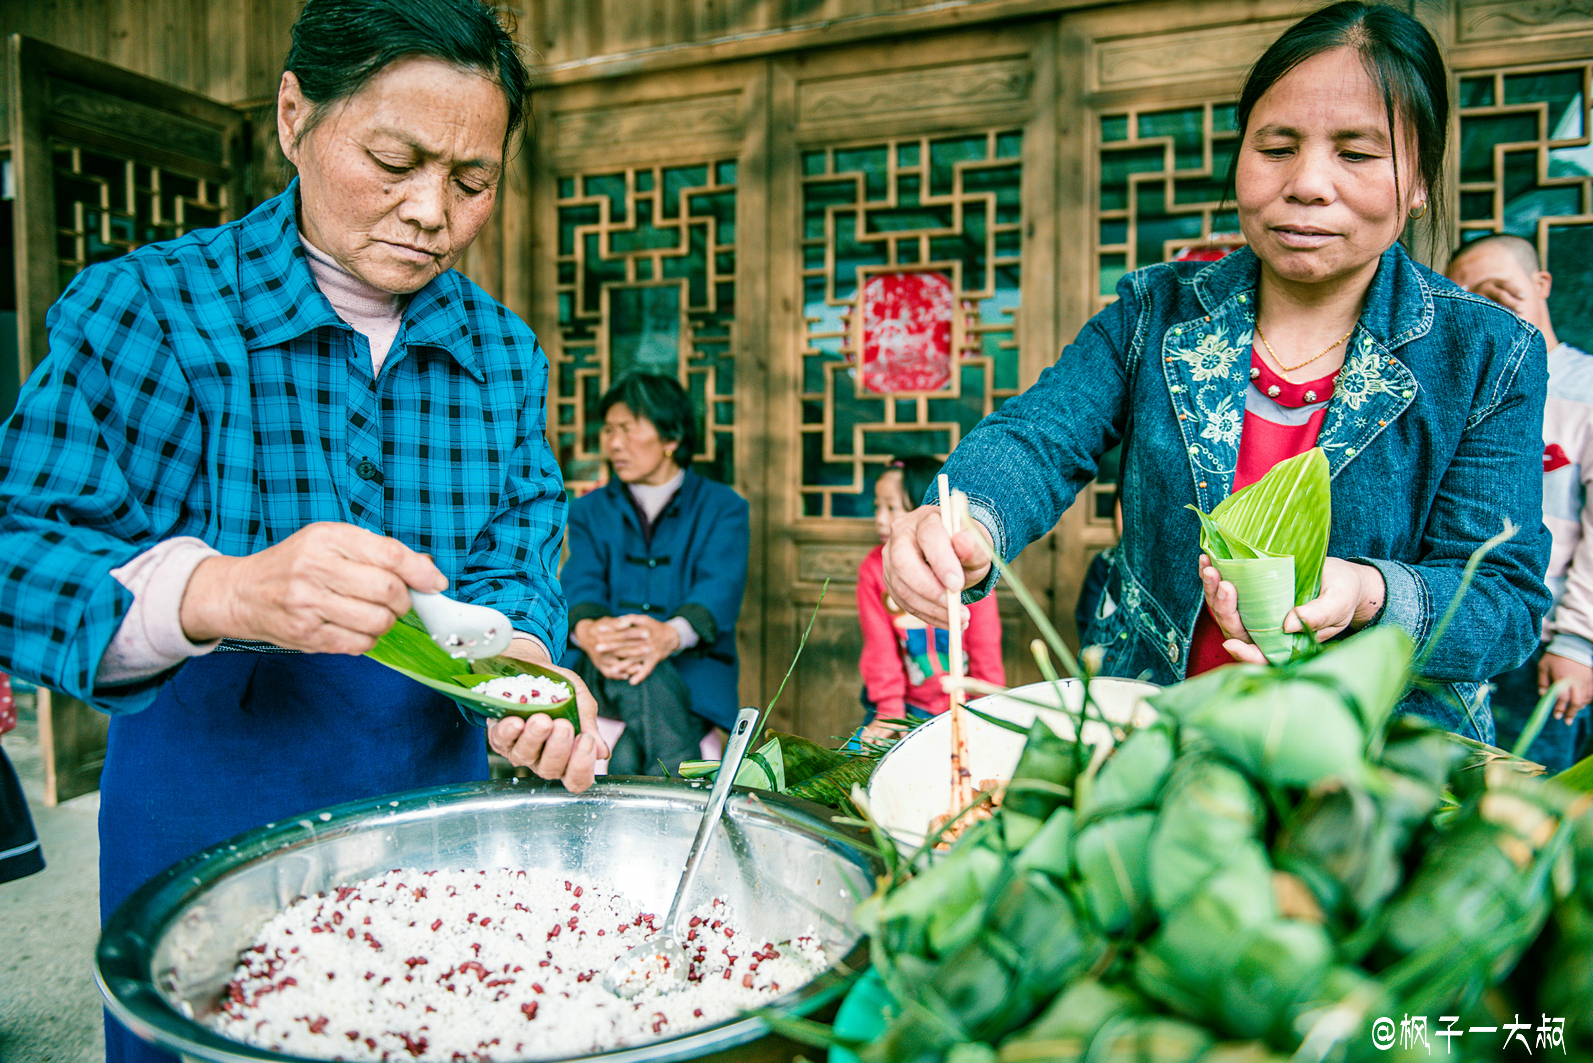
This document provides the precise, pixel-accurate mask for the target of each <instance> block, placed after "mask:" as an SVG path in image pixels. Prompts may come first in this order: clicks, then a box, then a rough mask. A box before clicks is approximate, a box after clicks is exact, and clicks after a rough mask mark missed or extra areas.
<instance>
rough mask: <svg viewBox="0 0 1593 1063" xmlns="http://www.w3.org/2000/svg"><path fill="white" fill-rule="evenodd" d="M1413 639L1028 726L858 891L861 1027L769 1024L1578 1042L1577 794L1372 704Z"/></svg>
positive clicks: (1362, 1048) (950, 1044)
mask: <svg viewBox="0 0 1593 1063" xmlns="http://www.w3.org/2000/svg"><path fill="white" fill-rule="evenodd" d="M1223 516H1224V515H1223V514H1222V513H1221V512H1219V513H1216V514H1214V515H1213V518H1214V519H1215V520H1216V521H1218V522H1219V523H1220V522H1222V518H1223ZM1236 538H1242V536H1233V537H1230V539H1229V541H1230V542H1233V541H1234V540H1235V539H1236ZM1244 542H1245V544H1246V548H1255V552H1256V553H1257V554H1258V555H1259V554H1261V553H1263V552H1265V551H1264V550H1263V549H1262V547H1264V546H1265V544H1264V543H1258V542H1256V541H1254V540H1251V539H1244ZM1238 552H1241V553H1242V552H1243V551H1242V550H1241V551H1238ZM1280 552H1281V551H1280ZM1297 575H1298V573H1297ZM1008 578H1009V579H1010V578H1011V577H1010V575H1009V577H1008ZM1018 589H1019V596H1020V598H1027V597H1028V596H1027V595H1026V594H1025V593H1023V592H1022V591H1021V587H1020V588H1018ZM1040 619H1042V620H1043V616H1042V617H1041V618H1040ZM1037 622H1038V621H1037ZM1041 627H1042V629H1046V628H1048V625H1046V624H1044V623H1041ZM1057 649H1058V651H1059V652H1062V653H1063V654H1064V655H1065V650H1064V649H1063V648H1061V647H1057ZM1291 655H1292V653H1291ZM1412 657H1413V654H1412V646H1411V644H1410V641H1409V639H1408V638H1407V637H1406V635H1405V634H1404V633H1403V632H1402V631H1399V630H1397V629H1394V628H1381V627H1374V628H1371V629H1369V630H1367V631H1365V632H1362V633H1361V634H1358V635H1355V636H1353V637H1350V638H1346V639H1343V640H1339V641H1336V642H1334V643H1332V644H1331V646H1330V647H1329V648H1326V649H1325V650H1323V651H1321V652H1319V653H1314V654H1307V655H1304V656H1302V657H1300V658H1299V659H1296V660H1292V661H1290V663H1287V664H1284V665H1281V666H1259V665H1233V666H1229V667H1225V668H1221V669H1218V670H1216V671H1213V672H1209V673H1206V674H1204V675H1201V676H1199V677H1197V678H1195V679H1193V680H1190V681H1187V682H1184V683H1181V684H1179V685H1177V686H1174V687H1170V688H1168V689H1166V690H1165V691H1163V692H1161V693H1160V694H1159V695H1157V696H1155V697H1154V698H1152V704H1153V705H1154V706H1155V707H1156V709H1157V710H1158V712H1159V719H1158V720H1157V722H1155V723H1154V724H1152V725H1150V726H1145V727H1141V728H1139V729H1137V730H1134V729H1129V730H1127V731H1126V733H1122V734H1121V740H1120V741H1118V742H1117V743H1116V744H1115V747H1114V748H1113V750H1112V751H1111V753H1110V755H1109V756H1105V757H1096V756H1095V751H1094V750H1093V749H1090V748H1081V747H1080V745H1079V743H1077V742H1075V741H1070V740H1064V739H1062V738H1059V737H1058V736H1057V735H1056V734H1054V733H1053V732H1052V731H1050V730H1049V729H1048V728H1046V726H1045V725H1044V724H1043V723H1040V722H1036V723H1035V724H1034V725H1033V726H1032V728H1031V729H1030V731H1029V735H1028V740H1027V745H1026V747H1025V750H1024V753H1023V755H1022V759H1021V760H1020V761H1019V763H1018V765H1017V768H1016V771H1015V776H1014V778H1013V780H1012V781H1011V783H1010V784H1009V786H1008V788H1007V791H1006V794H1005V800H1004V802H1003V803H1002V805H1001V807H1000V808H999V809H998V810H997V811H996V812H995V814H994V815H993V816H992V817H991V818H989V819H986V820H984V821H982V822H979V823H977V824H975V825H974V826H973V827H971V828H970V829H969V830H968V831H966V833H964V834H963V835H962V836H961V837H960V838H959V839H958V840H957V842H956V843H955V844H954V845H953V846H952V847H951V849H950V850H949V852H947V853H945V854H943V855H941V856H940V857H938V858H935V859H933V860H931V859H930V858H929V857H928V856H927V855H925V854H920V855H919V856H918V857H915V858H914V860H913V861H911V862H900V861H896V860H894V859H889V860H888V862H889V863H890V865H891V868H892V869H891V873H890V874H889V875H888V876H887V877H886V878H885V879H884V880H883V881H882V883H881V885H880V888H879V890H878V892H877V893H876V894H875V895H874V896H873V897H871V898H870V899H869V900H868V901H867V902H866V903H865V904H864V906H863V909H862V911H861V913H860V914H861V917H862V922H863V924H864V925H865V926H866V927H867V928H868V930H869V931H870V933H871V935H872V958H873V964H874V968H875V970H876V972H877V974H878V976H879V978H881V979H882V980H883V984H884V988H885V989H886V990H887V991H888V996H889V997H890V998H891V1000H892V1001H893V1002H892V1003H891V1004H890V1005H888V1006H887V1008H886V1012H885V1015H884V1020H885V1025H884V1027H883V1032H882V1033H881V1034H880V1035H879V1036H878V1037H875V1038H872V1039H870V1040H868V1041H867V1042H860V1041H853V1042H848V1041H847V1040H846V1039H845V1038H844V1037H841V1036H839V1035H838V1034H837V1033H836V1032H834V1031H829V1030H827V1029H825V1028H821V1027H816V1026H813V1025H811V1024H807V1023H804V1022H802V1021H800V1020H779V1019H777V1020H776V1022H777V1024H778V1025H780V1026H781V1027H782V1028H783V1029H785V1030H786V1031H787V1032H789V1033H792V1034H794V1035H797V1036H806V1037H810V1038H812V1039H813V1040H815V1041H817V1042H820V1043H829V1044H832V1045H834V1044H840V1045H844V1046H845V1047H848V1048H850V1049H852V1050H853V1051H855V1052H856V1054H857V1055H858V1056H859V1057H860V1058H861V1059H862V1060H863V1061H864V1063H941V1061H945V1063H1026V1061H1036V1063H1038V1061H1047V1063H1051V1061H1055V1063H1064V1061H1074V1060H1078V1061H1083V1060H1147V1061H1156V1063H1171V1061H1178V1060H1204V1061H1210V1063H1220V1061H1230V1060H1232V1061H1237V1060H1247V1061H1261V1060H1270V1059H1284V1058H1289V1057H1292V1058H1294V1059H1296V1060H1312V1061H1317V1060H1360V1059H1387V1058H1389V1057H1401V1058H1404V1057H1412V1058H1414V1057H1418V1056H1419V1057H1420V1058H1422V1059H1427V1058H1429V1054H1432V1055H1437V1054H1447V1055H1446V1057H1452V1058H1459V1059H1467V1058H1469V1059H1489V1060H1492V1059H1496V1058H1501V1057H1502V1056H1503V1055H1504V1054H1505V1053H1504V1052H1503V1045H1504V1042H1505V1038H1506V1037H1507V1036H1508V1033H1507V1032H1506V1025H1507V1024H1514V1025H1518V1026H1519V1025H1520V1024H1523V1023H1525V1024H1527V1025H1526V1027H1525V1029H1526V1037H1525V1040H1526V1042H1528V1044H1529V1046H1530V1047H1529V1052H1530V1053H1532V1054H1537V1055H1542V1054H1544V1053H1545V1051H1548V1052H1551V1053H1552V1054H1554V1055H1563V1054H1566V1053H1567V1052H1568V1053H1569V1054H1571V1055H1575V1054H1576V1053H1577V1051H1578V1050H1580V1051H1582V1052H1583V1053H1587V1052H1593V812H1590V808H1593V795H1590V794H1587V793H1578V792H1577V791H1576V790H1575V789H1572V788H1570V787H1568V786H1566V785H1563V784H1562V783H1563V781H1564V780H1565V779H1567V778H1569V779H1573V780H1574V779H1575V778H1576V777H1575V776H1574V775H1570V774H1568V776H1566V777H1562V780H1559V781H1557V780H1549V781H1543V780H1541V779H1538V778H1534V777H1532V776H1530V775H1528V774H1524V773H1522V772H1521V771H1519V770H1515V768H1513V767H1512V766H1511V765H1510V764H1509V763H1508V762H1507V761H1508V758H1505V757H1504V756H1503V755H1502V754H1500V755H1499V756H1488V757H1477V756H1474V755H1473V752H1474V750H1475V748H1476V747H1475V745H1473V746H1472V747H1468V746H1467V745H1466V744H1463V743H1461V742H1458V741H1456V740H1455V739H1454V736H1451V735H1448V734H1446V733H1444V732H1441V731H1438V730H1435V729H1433V728H1431V727H1429V726H1427V725H1425V724H1423V723H1421V722H1420V721H1417V720H1415V719H1414V718H1399V717H1397V716H1395V715H1394V709H1395V707H1396V705H1397V704H1398V703H1399V701H1400V698H1401V697H1402V695H1403V694H1404V693H1405V692H1406V690H1407V688H1408V684H1409V683H1410V682H1411V681H1412V676H1413V674H1414V672H1415V671H1416V670H1417V666H1418V665H1419V662H1415V661H1413V659H1412ZM1084 711H1085V712H1089V711H1090V709H1089V706H1088V705H1086V707H1085V710H1084ZM1479 763H1481V764H1483V765H1484V766H1481V767H1479V766H1478V765H1479ZM1576 770H1577V769H1573V772H1575V771H1576ZM876 836H877V837H878V839H879V843H880V845H881V847H882V849H884V850H886V853H887V857H888V858H893V856H894V854H893V853H892V852H891V851H890V843H889V840H888V839H887V838H885V837H884V836H883V835H882V834H878V833H877V832H876ZM1523 957H1526V959H1523ZM1418 1017H1420V1018H1419V1021H1418ZM1474 1027H1475V1028H1483V1029H1482V1032H1469V1031H1471V1030H1472V1028H1474ZM1488 1027H1493V1028H1494V1029H1493V1031H1491V1032H1489V1031H1487V1030H1486V1028H1488ZM1445 1029H1448V1030H1450V1031H1453V1030H1461V1031H1468V1032H1464V1033H1463V1034H1462V1035H1461V1036H1451V1037H1449V1038H1447V1039H1446V1038H1444V1037H1441V1036H1440V1035H1439V1031H1441V1030H1445ZM1390 1031H1392V1034H1391V1033H1390ZM1518 1032H1519V1031H1518ZM1418 1034H1420V1035H1421V1036H1419V1037H1418V1036H1417V1035H1418ZM1546 1046H1547V1049H1546ZM1515 1052H1516V1053H1517V1054H1518V1055H1521V1056H1522V1057H1523V1058H1525V1056H1526V1053H1522V1052H1521V1051H1520V1048H1519V1045H1518V1046H1517V1047H1516V1048H1515Z"/></svg>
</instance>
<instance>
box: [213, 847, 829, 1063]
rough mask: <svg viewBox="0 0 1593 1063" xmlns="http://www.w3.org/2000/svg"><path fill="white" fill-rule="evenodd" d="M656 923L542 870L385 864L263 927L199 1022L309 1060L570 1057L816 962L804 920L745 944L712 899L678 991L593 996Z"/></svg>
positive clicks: (727, 1010)
mask: <svg viewBox="0 0 1593 1063" xmlns="http://www.w3.org/2000/svg"><path fill="white" fill-rule="evenodd" d="M662 918H663V917H662V916H661V915H653V914H647V913H643V912H641V911H639V910H637V909H636V908H635V907H634V906H632V905H631V904H630V903H629V902H627V901H626V900H625V899H624V898H623V897H621V896H620V895H619V894H617V893H616V892H614V891H613V890H612V889H607V888H602V887H599V886H596V885H594V883H592V882H591V881H590V880H585V879H576V878H574V877H571V878H568V879H566V878H565V877H564V876H563V875H556V874H548V873H546V872H540V871H505V870H500V871H414V870H395V871H390V872H388V873H386V874H385V875H378V876H373V877H372V878H368V879H364V880H361V881H359V882H355V883H353V884H352V885H348V886H340V887H338V888H337V890H336V892H335V893H334V894H324V893H323V894H317V895H316V896H314V897H309V898H301V899H299V900H297V901H295V902H294V903H293V904H291V905H289V906H288V907H287V908H286V909H284V910H283V911H282V912H280V913H278V914H277V915H276V916H275V917H273V918H272V919H271V920H270V921H269V922H267V923H266V925H265V926H264V927H263V928H262V929H261V931H260V934H259V935H258V936H257V937H256V939H255V944H254V946H253V947H252V948H250V949H249V950H248V951H246V952H245V953H244V954H243V958H242V962H241V963H240V964H239V967H238V969H237V971H236V973H235V975H234V978H233V981H232V982H231V983H230V984H229V985H228V987H227V993H228V996H227V998H226V999H225V1000H223V1002H222V1007H221V1010H220V1012H218V1014H217V1015H216V1016H215V1017H214V1018H213V1019H212V1020H211V1025H212V1027H213V1028H214V1029H215V1030H217V1031H218V1032H220V1033H221V1034H223V1035H225V1036H227V1037H230V1038H233V1039H234V1040H238V1041H243V1042H245V1043H247V1044H251V1045H256V1046H258V1047H261V1048H268V1049H271V1050H274V1051H280V1052H286V1053H290V1054H294V1055H300V1056H310V1057H315V1058H319V1059H345V1060H394V1061H400V1060H402V1061H406V1063H407V1061H410V1060H419V1061H421V1063H428V1061H432V1060H437V1061H453V1060H465V1061H470V1063H490V1061H499V1063H501V1061H504V1060H515V1059H525V1058H534V1057H549V1056H572V1055H585V1054H588V1053H591V1052H598V1051H603V1050H605V1049H610V1048H618V1047H623V1046H627V1045H635V1044H640V1043H643V1042H646V1041H653V1040H659V1039H662V1038H667V1037H675V1036H678V1035H680V1034H683V1033H686V1032H688V1031H690V1030H693V1029H697V1028H700V1027H704V1026H709V1025H712V1024H715V1023H718V1022H722V1021H724V1020H726V1019H729V1018H732V1017H734V1016H735V1015H737V1014H739V1013H740V1012H742V1011H744V1010H746V1009H748V1008H754V1007H759V1006H761V1005H764V1004H767V1003H768V1002H769V1001H770V1000H771V999H772V998H774V997H777V996H781V995H783V994H784V993H786V992H789V991H790V990H792V989H795V988H797V987H798V986H801V985H804V984H806V983H807V982H809V981H811V980H812V979H813V977H814V976H815V975H816V974H817V973H818V972H820V971H822V970H824V969H825V968H826V967H828V966H829V961H828V959H827V958H826V956H825V954H824V948H823V945H822V943H821V942H820V941H818V940H817V939H816V938H815V937H814V936H813V934H812V930H811V928H810V930H809V932H808V933H807V934H805V935H803V936H799V937H797V938H795V939H794V940H792V941H789V942H782V943H780V944H778V945H777V944H775V943H774V942H772V941H754V940H752V939H750V938H749V937H747V935H746V934H744V933H742V932H740V931H738V930H736V929H735V927H734V916H733V914H732V913H731V911H730V910H729V907H728V906H727V905H726V904H725V903H724V902H723V901H721V900H718V899H715V900H714V901H713V902H712V903H711V904H708V905H704V906H703V907H702V908H700V909H698V910H697V911H696V912H694V913H693V915H692V917H691V919H690V926H691V929H690V930H689V931H688V934H687V937H688V940H687V941H685V942H683V943H682V944H683V945H684V947H685V949H686V951H687V955H688V958H689V960H690V970H689V972H688V979H689V981H688V984H687V986H686V987H685V988H682V989H680V990H678V991H676V992H673V993H668V994H660V993H659V992H658V991H657V990H655V989H651V988H649V989H644V990H643V991H642V992H641V993H640V994H639V995H638V996H636V997H634V998H632V999H630V1000H623V999H621V998H619V997H617V996H615V995H614V994H612V993H610V992H608V991H607V990H605V989H604V988H603V984H602V983H603V975H604V973H605V972H606V971H607V970H608V969H609V967H610V966H611V965H612V964H613V963H614V961H615V960H616V959H617V958H618V957H619V956H620V954H622V953H623V952H624V951H625V950H626V949H628V948H630V947H631V946H632V945H636V944H640V943H641V942H643V941H645V940H647V939H648V938H650V937H651V936H652V935H653V934H654V933H655V931H656V930H659V929H662V926H661V921H662Z"/></svg>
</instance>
